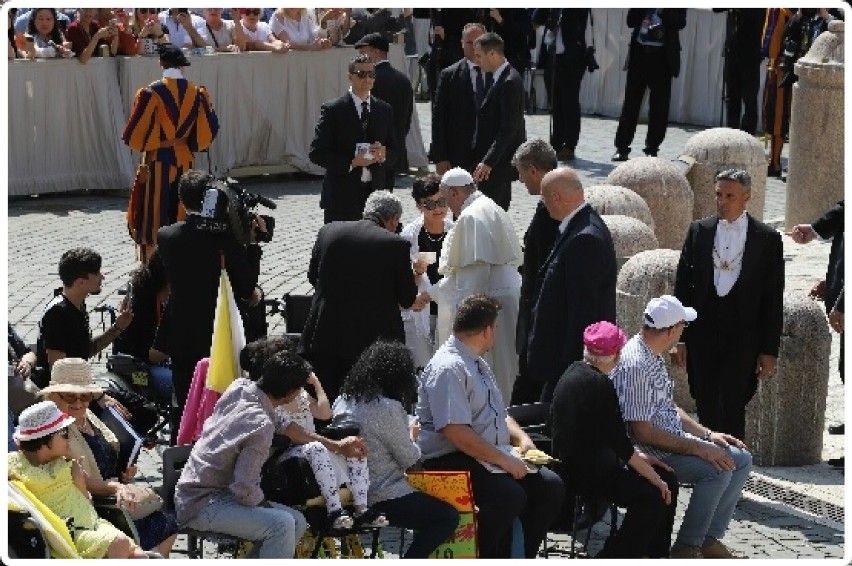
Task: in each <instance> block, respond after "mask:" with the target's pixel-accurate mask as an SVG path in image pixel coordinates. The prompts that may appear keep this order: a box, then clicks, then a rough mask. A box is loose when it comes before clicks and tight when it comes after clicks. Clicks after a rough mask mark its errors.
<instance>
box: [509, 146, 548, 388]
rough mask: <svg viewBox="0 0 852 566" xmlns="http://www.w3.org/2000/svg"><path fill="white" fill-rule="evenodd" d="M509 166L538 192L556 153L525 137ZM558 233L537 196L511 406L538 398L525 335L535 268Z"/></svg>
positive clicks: (527, 237) (529, 236)
mask: <svg viewBox="0 0 852 566" xmlns="http://www.w3.org/2000/svg"><path fill="white" fill-rule="evenodd" d="M512 166H513V167H514V168H515V169H517V170H518V178H519V179H520V180H521V182H522V183H523V184H524V186H525V187H526V188H527V192H528V193H529V194H531V195H534V196H540V195H541V179H542V177H544V175H545V174H546V173H548V172H549V171H552V170H553V169H556V166H557V162H556V152H555V151H554V150H553V147H551V145H550V144H549V143H547V142H546V141H544V140H540V139H534V140H527V141H525V142H524V143H522V144H521V145H520V147H519V148H518V149H517V151H515V155H514V156H513V157H512ZM558 234H559V221H558V220H555V219H553V218H551V217H550V214H549V213H548V212H547V208H545V206H544V201H542V200H541V198H539V200H538V204H537V205H536V207H535V212H534V213H533V217H532V220H531V221H530V225H529V227H528V228H527V231H526V233H525V234H524V263H523V266H522V267H521V301H520V305H519V307H518V325H517V328H516V329H515V349H516V350H517V352H518V378H517V379H516V380H515V385H514V387H513V388H512V401H511V404H512V405H522V404H524V403H534V402H536V401H538V399H539V397H541V388H542V385H543V383H542V382H541V381H537V380H533V379H530V378H529V376H528V374H527V359H526V358H527V338H528V336H529V321H530V311H531V310H532V306H533V302H534V301H535V295H534V294H533V293H534V291H535V281H536V279H537V278H538V270H539V269H540V268H541V266H542V264H543V263H544V260H545V259H546V258H547V256H548V255H549V254H550V250H551V249H552V248H553V242H555V241H556V236H557V235H558Z"/></svg>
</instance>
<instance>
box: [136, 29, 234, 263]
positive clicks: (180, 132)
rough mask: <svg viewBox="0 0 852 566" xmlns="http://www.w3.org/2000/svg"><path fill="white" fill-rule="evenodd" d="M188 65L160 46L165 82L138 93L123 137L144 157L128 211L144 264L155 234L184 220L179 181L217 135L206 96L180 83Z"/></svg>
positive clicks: (174, 49)
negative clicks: (162, 228)
mask: <svg viewBox="0 0 852 566" xmlns="http://www.w3.org/2000/svg"><path fill="white" fill-rule="evenodd" d="M189 64H190V63H189V61H188V60H187V59H186V57H185V56H184V54H183V52H182V51H181V50H180V49H179V48H178V47H176V46H175V45H172V44H170V43H164V44H162V45H160V66H161V67H162V68H163V78H162V80H159V81H156V82H153V83H151V84H150V85H148V86H146V87H144V88H141V89H139V91H138V92H137V93H136V99H135V100H134V102H133V110H132V111H131V113H130V118H129V119H128V121H127V125H126V126H125V128H124V133H123V134H122V135H121V139H122V140H123V141H124V143H126V144H127V145H128V146H130V149H133V150H136V151H140V152H143V154H142V165H140V167H139V170H138V171H137V175H136V182H135V183H134V186H133V190H132V192H131V195H130V203H129V205H128V209H127V227H128V229H129V231H130V236H131V238H133V240H134V241H135V242H136V244H137V246H138V248H137V252H138V258H139V259H140V260H142V261H145V260H146V259H147V256H148V255H149V254H150V251H151V249H152V248H153V246H154V245H155V244H156V243H157V230H158V229H159V228H160V227H161V226H167V225H169V224H174V223H175V222H177V221H178V220H182V219H183V218H184V216H185V211H184V210H183V206H182V205H180V199H179V198H178V187H177V183H178V179H180V176H181V175H182V174H183V173H184V172H185V171H188V170H189V169H191V168H192V162H193V152H195V151H201V150H204V149H207V148H208V147H210V144H211V143H213V139H214V138H215V137H216V134H217V133H218V132H219V119H218V118H217V117H216V113H215V112H214V111H213V106H212V104H211V102H210V97H209V96H208V94H207V90H206V89H205V88H204V87H201V86H197V85H195V84H193V83H191V82H190V81H188V80H186V79H185V78H184V77H183V73H182V68H183V67H187V66H189Z"/></svg>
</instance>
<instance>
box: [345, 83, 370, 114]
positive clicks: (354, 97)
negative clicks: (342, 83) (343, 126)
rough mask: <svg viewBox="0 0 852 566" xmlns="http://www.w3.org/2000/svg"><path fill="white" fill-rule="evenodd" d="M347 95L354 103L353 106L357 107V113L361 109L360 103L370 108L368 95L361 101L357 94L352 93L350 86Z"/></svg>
mask: <svg viewBox="0 0 852 566" xmlns="http://www.w3.org/2000/svg"><path fill="white" fill-rule="evenodd" d="M349 95H350V96H351V97H352V100H354V101H355V106H357V107H358V109H359V111H360V109H361V103H362V102H366V103H367V108H369V107H370V95H369V94H368V95H367V98H364V99H362V98H360V97H359V96H358V95H357V94H355V92H353V91H352V87H351V86H350V87H349Z"/></svg>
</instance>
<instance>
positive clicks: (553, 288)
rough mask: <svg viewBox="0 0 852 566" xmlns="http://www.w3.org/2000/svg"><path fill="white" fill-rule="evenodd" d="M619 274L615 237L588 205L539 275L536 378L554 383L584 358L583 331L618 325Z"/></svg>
mask: <svg viewBox="0 0 852 566" xmlns="http://www.w3.org/2000/svg"><path fill="white" fill-rule="evenodd" d="M617 273H618V271H617V269H616V262H615V247H614V246H613V243H612V236H611V235H610V233H609V229H608V228H607V227H606V224H604V222H603V220H602V219H601V217H600V216H599V215H598V213H597V212H595V211H594V210H592V208H591V206H589V205H586V206H584V207H583V208H582V210H580V211H579V212H577V214H576V215H575V216H574V218H572V219H571V221H570V222H569V223H568V226H567V227H566V228H565V232H563V233H562V234H560V235H559V236H558V237H557V239H556V242H555V243H554V244H553V250H552V251H551V252H550V255H549V256H548V257H547V259H546V260H545V262H544V265H542V266H541V269H540V270H539V272H538V285H537V293H536V294H537V298H536V299H535V306H534V307H533V312H532V320H531V323H530V332H529V342H528V345H527V371H528V374H529V376H530V378H531V379H532V380H536V381H545V382H548V383H551V384H555V383H556V381H557V380H558V379H559V377H560V376H561V375H562V373H563V372H564V371H565V369H566V368H567V367H568V366H569V365H571V363H572V362H575V361H577V360H580V359H582V357H583V331H584V330H585V329H586V327H587V326H588V325H590V324H592V323H593V322H598V321H601V320H608V321H610V322H615V279H616V275H617Z"/></svg>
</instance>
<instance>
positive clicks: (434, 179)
mask: <svg viewBox="0 0 852 566" xmlns="http://www.w3.org/2000/svg"><path fill="white" fill-rule="evenodd" d="M440 188H441V177H439V176H438V175H436V174H435V173H429V174H428V175H424V176H423V177H418V178H417V179H415V180H414V184H413V185H412V187H411V196H412V198H414V202H416V203H417V204H420V201H421V200H423V199H425V198H428V197H431V196H432V195H435V194H438V191H439V190H440Z"/></svg>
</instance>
